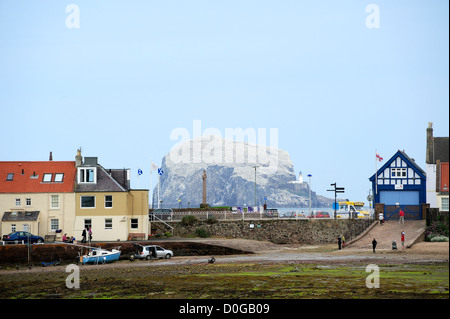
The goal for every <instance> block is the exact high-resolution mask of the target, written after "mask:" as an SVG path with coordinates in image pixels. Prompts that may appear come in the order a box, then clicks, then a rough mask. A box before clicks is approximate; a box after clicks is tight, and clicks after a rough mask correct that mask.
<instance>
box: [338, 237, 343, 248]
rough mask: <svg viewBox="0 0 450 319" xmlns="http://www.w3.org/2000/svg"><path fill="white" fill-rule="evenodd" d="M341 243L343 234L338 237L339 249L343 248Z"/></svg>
mask: <svg viewBox="0 0 450 319" xmlns="http://www.w3.org/2000/svg"><path fill="white" fill-rule="evenodd" d="M341 245H342V238H341V235H339V237H338V247H339V250H341Z"/></svg>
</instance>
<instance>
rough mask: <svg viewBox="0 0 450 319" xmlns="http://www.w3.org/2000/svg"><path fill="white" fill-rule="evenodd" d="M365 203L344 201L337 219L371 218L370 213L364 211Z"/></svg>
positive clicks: (338, 211)
mask: <svg viewBox="0 0 450 319" xmlns="http://www.w3.org/2000/svg"><path fill="white" fill-rule="evenodd" d="M363 208H364V203H363V202H351V201H348V200H346V201H342V202H339V209H338V210H337V212H336V215H337V216H336V217H337V218H352V217H353V218H369V217H370V212H368V211H366V210H364V209H363Z"/></svg>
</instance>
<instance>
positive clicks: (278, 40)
mask: <svg viewBox="0 0 450 319" xmlns="http://www.w3.org/2000/svg"><path fill="white" fill-rule="evenodd" d="M372 4H375V6H373V5H372ZM366 10H367V12H366ZM448 12H449V8H448V1H447V0H433V1H425V0H421V1H411V0H404V1H402V0H396V1H362V0H347V1H335V0H330V1H323V0H321V1H312V0H311V1H301V0H290V1H288V0H279V1H275V0H271V1H266V0H239V1H237V0H236V1H234V0H226V1H225V0H183V1H182V0H171V1H153V0H147V1H110V0H108V1H94V0H89V1H87V0H86V1H82V0H72V1H53V0H52V1H20V0H14V1H13V0H0V121H1V125H0V160H2V161H7V160H11V161H16V160H20V161H26V160H47V159H48V155H49V152H50V151H52V152H53V159H54V160H74V157H75V155H76V149H77V148H79V147H80V146H81V147H82V155H84V156H98V157H99V162H100V163H101V164H102V165H103V166H104V167H106V168H123V167H126V168H131V169H132V172H133V174H132V186H133V187H137V186H138V185H137V178H136V175H137V169H138V168H141V169H142V170H143V172H144V174H143V175H141V176H140V180H139V186H140V187H141V188H149V187H150V174H149V173H150V163H151V160H152V161H154V162H155V163H156V164H157V165H160V164H161V160H162V158H163V156H164V155H166V154H167V153H168V152H169V151H170V149H171V148H172V147H173V146H174V145H175V144H176V143H177V142H178V141H174V140H171V139H170V134H171V132H173V130H174V129H176V128H185V129H187V130H188V131H189V132H191V134H192V135H194V131H193V123H194V122H193V121H194V120H200V121H201V125H202V129H203V130H204V129H206V128H215V129H218V130H219V131H220V132H222V133H223V135H225V129H226V128H243V129H246V128H250V129H254V130H258V129H264V128H265V129H266V130H267V140H269V129H270V128H277V129H278V146H279V147H280V148H281V149H283V150H286V151H288V152H289V154H290V156H291V160H292V161H293V164H294V169H295V173H296V174H298V172H299V171H302V172H303V174H304V175H307V174H312V176H313V177H312V188H313V190H314V191H316V192H317V193H318V194H320V195H324V196H329V197H332V193H331V192H327V191H326V190H327V189H329V188H330V183H334V182H337V184H338V186H342V187H345V190H346V193H345V195H344V196H343V197H348V198H349V199H351V200H358V201H359V200H362V201H365V202H366V203H367V200H366V197H367V195H368V192H369V189H370V187H371V185H370V183H369V181H368V178H369V177H370V176H371V175H372V174H373V173H374V170H375V150H377V151H378V152H379V153H380V155H381V156H383V157H384V159H385V161H386V160H388V159H389V158H390V157H391V156H392V155H394V154H395V152H396V151H397V150H398V149H401V150H405V152H406V153H407V154H408V155H409V156H410V157H412V158H415V160H416V162H417V163H418V164H419V166H421V167H422V168H423V169H425V146H426V143H425V141H426V136H425V133H426V128H427V124H428V122H433V123H434V134H435V136H448V134H449V133H448V132H449V119H448V118H449V91H448V87H449V74H448V72H449V64H448V63H449V62H448V61H449V43H448V38H449V34H448V33H449V16H448V14H449V13H448ZM192 137H194V136H192ZM267 144H268V143H267ZM383 163H384V162H383ZM383 163H380V164H379V166H378V167H380V166H381V165H382V164H383ZM249 169H252V168H251V167H250V168H249ZM155 185H156V174H153V186H155Z"/></svg>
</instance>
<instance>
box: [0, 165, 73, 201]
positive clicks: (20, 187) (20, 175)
mask: <svg viewBox="0 0 450 319" xmlns="http://www.w3.org/2000/svg"><path fill="white" fill-rule="evenodd" d="M75 172H76V170H75V162H74V161H38V162H0V193H71V192H73V190H74V183H75V174H76V173H75ZM45 173H51V174H52V180H51V182H44V181H43V177H44V174H45ZM56 173H63V174H64V177H63V180H62V182H55V181H54V180H55V174H56ZM8 174H14V175H12V180H8ZM10 176H11V175H10Z"/></svg>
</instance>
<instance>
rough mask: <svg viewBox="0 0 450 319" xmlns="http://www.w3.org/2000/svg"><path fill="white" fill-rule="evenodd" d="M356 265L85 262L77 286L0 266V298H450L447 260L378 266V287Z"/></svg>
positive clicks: (62, 277)
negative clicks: (115, 265) (98, 265)
mask: <svg viewBox="0 0 450 319" xmlns="http://www.w3.org/2000/svg"><path fill="white" fill-rule="evenodd" d="M366 266H367V265H362V264H346V265H343V264H332V265H321V264H267V265H265V264H240V263H233V264H200V265H198V264H197V265H172V266H151V267H126V268H117V269H114V268H110V269H93V268H91V269H89V266H82V267H80V288H79V289H74V288H72V289H69V288H67V287H66V278H67V276H68V275H69V273H66V272H65V267H61V271H59V270H58V271H51V272H50V271H48V272H39V273H37V272H34V273H32V272H30V273H27V272H14V271H2V272H0V298H33V299H40V298H70V299H72V298H82V299H84V298H89V299H90V298H94V299H99V298H151V299H170V298H182V299H188V298H195V299H197V298H213V299H216V298H217V299H218V298H224V299H242V298H252V299H253V298H257V299H258V298H262V299H273V298H275V299H277V298H282V299H284V298H303V299H311V298H319V299H325V298H345V299H354V298H360V299H374V298H375V299H379V298H382V299H385V298H386V299H387V298H389V299H393V298H395V299H403V298H404V299H411V298H432V299H434V298H440V299H441V298H446V299H448V298H449V295H448V288H449V271H448V263H429V264H399V265H378V267H379V288H371V289H370V288H367V287H366V278H367V276H369V275H370V274H371V272H366Z"/></svg>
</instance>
